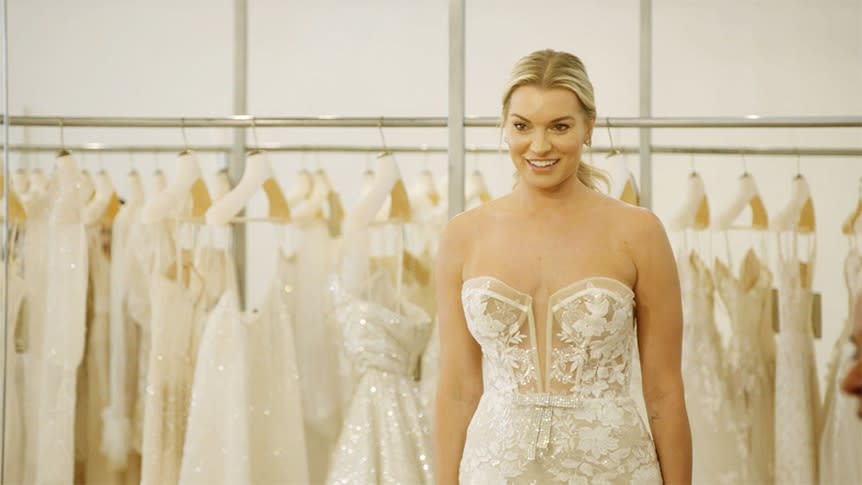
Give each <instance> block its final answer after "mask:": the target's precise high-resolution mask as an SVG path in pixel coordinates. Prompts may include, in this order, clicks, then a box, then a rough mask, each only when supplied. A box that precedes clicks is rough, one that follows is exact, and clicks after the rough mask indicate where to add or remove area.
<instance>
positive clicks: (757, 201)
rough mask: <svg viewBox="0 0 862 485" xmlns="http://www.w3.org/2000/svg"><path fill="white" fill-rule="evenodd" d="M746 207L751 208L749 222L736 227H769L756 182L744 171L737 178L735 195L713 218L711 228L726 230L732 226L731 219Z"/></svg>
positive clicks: (761, 228) (734, 218) (733, 219)
mask: <svg viewBox="0 0 862 485" xmlns="http://www.w3.org/2000/svg"><path fill="white" fill-rule="evenodd" d="M746 207H750V208H751V224H750V225H747V226H739V227H737V228H740V229H759V230H765V229H767V228H768V227H769V218H768V216H767V214H766V209H765V208H764V206H763V201H762V200H761V198H760V192H759V191H758V190H757V184H756V183H755V182H754V177H752V176H751V174H749V173H748V172H744V173H743V174H742V176H741V177H740V178H739V185H738V186H737V191H736V196H735V197H734V198H733V201H732V202H731V203H730V205H728V206H727V208H725V209H724V210H723V211H722V212H721V213H720V214H719V215H718V217H716V218H715V220H714V221H713V223H712V227H713V229H716V230H719V231H726V230H728V229H732V228H734V226H733V221H735V220H736V218H737V217H739V214H741V213H742V211H743V210H744V209H745V208H746Z"/></svg>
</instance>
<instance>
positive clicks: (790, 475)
mask: <svg viewBox="0 0 862 485" xmlns="http://www.w3.org/2000/svg"><path fill="white" fill-rule="evenodd" d="M793 236H795V235H793ZM809 261H810V259H809ZM799 263H800V262H799V260H798V259H796V258H795V257H792V256H788V257H780V258H779V261H778V302H779V332H778V335H777V339H776V340H777V341H776V347H777V353H776V362H775V433H776V434H775V483H793V484H799V485H803V484H816V483H817V438H818V437H817V426H818V423H819V416H820V391H819V389H818V385H817V364H816V361H815V358H814V332H813V330H812V328H811V305H812V301H813V293H812V291H811V280H810V273H809V275H808V278H806V279H803V278H804V276H803V275H800V268H799Z"/></svg>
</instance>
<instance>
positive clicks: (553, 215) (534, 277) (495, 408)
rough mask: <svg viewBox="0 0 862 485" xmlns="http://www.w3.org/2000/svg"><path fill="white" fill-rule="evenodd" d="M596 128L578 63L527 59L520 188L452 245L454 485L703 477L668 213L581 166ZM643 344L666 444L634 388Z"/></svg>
mask: <svg viewBox="0 0 862 485" xmlns="http://www.w3.org/2000/svg"><path fill="white" fill-rule="evenodd" d="M595 118H596V109H595V103H594V100H593V88H592V85H591V84H590V81H589V78H588V77H587V74H586V71H585V69H584V66H583V64H582V63H581V61H580V60H579V59H578V58H577V57H575V56H573V55H571V54H568V53H564V52H555V51H551V50H545V51H539V52H534V53H532V54H530V55H528V56H527V57H525V58H523V59H521V60H520V61H519V62H518V63H517V64H516V65H515V68H514V70H513V72H512V77H511V80H510V82H509V85H508V87H507V89H506V91H505V95H504V96H503V118H502V119H503V134H504V140H505V142H506V144H507V145H508V147H509V154H510V156H511V159H512V162H513V163H514V165H515V168H516V169H517V176H518V181H517V184H516V185H515V188H514V189H513V191H512V192H511V193H510V194H509V195H507V196H505V197H502V198H500V199H498V200H495V201H492V202H489V203H487V204H485V205H483V206H481V207H479V208H477V209H475V210H472V211H469V212H466V213H464V214H461V215H460V216H458V217H456V218H454V219H452V220H451V221H450V222H449V224H448V226H447V227H446V230H445V231H444V235H443V238H442V241H441V245H440V252H439V259H438V262H437V265H438V271H437V278H438V282H437V288H438V305H439V308H438V310H439V313H438V315H439V319H440V359H441V368H440V378H439V387H438V391H437V402H436V416H437V418H436V427H435V457H436V461H437V467H438V477H439V478H438V483H442V484H454V483H458V482H459V480H460V483H462V484H465V485H466V484H483V485H484V484H497V483H516V484H518V483H542V484H551V483H591V484H592V483H637V484H646V483H660V482H661V481H662V479H663V480H664V483H668V484H685V483H689V482H690V481H691V435H690V431H689V424H688V418H687V416H686V410H685V402H684V398H683V396H684V394H683V385H682V378H681V372H680V353H681V346H682V343H681V334H682V316H681V315H682V311H681V302H680V288H679V281H678V277H677V273H676V267H675V263H674V258H673V254H672V252H671V249H670V245H669V243H668V240H667V237H666V235H665V232H664V229H663V227H662V225H661V223H660V222H659V220H658V219H657V218H656V217H655V216H654V215H653V214H652V213H650V212H649V211H646V210H643V209H640V208H637V207H633V206H628V205H626V204H624V203H622V202H619V201H617V200H615V199H612V198H610V197H607V196H605V195H603V194H602V193H600V192H598V191H597V190H596V183H597V181H598V180H600V179H601V175H600V173H599V172H598V171H596V170H595V169H593V168H591V167H590V166H588V165H586V164H585V163H583V162H581V148H582V146H583V145H589V144H590V137H591V135H592V131H593V125H594V123H595ZM635 302H636V303H637V305H635ZM635 317H636V320H637V325H636V326H635V324H634V320H635ZM635 344H637V345H638V347H639V349H640V356H641V368H642V374H643V389H644V399H645V402H646V406H647V412H648V416H649V424H650V428H651V430H652V435H653V437H654V441H653V439H652V438H650V435H649V433H647V430H646V427H645V426H644V424H643V422H642V421H641V419H640V417H639V415H638V413H637V410H636V407H635V405H634V402H633V400H632V398H631V396H630V392H629V376H630V372H631V368H632V365H637V362H634V363H633V362H631V361H632V354H633V350H634V349H633V347H634V345H635ZM468 425H469V426H468Z"/></svg>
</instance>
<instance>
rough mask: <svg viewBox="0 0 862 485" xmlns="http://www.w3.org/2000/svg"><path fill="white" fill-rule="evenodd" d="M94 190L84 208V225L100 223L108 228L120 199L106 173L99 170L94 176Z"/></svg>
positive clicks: (117, 208) (118, 207)
mask: <svg viewBox="0 0 862 485" xmlns="http://www.w3.org/2000/svg"><path fill="white" fill-rule="evenodd" d="M94 189H95V190H94V192H93V197H92V198H91V199H90V201H89V202H87V205H86V206H85V207H84V212H83V216H84V224H95V223H97V222H101V223H102V224H103V225H106V226H110V225H111V224H113V222H114V217H116V215H117V212H119V210H120V199H119V198H118V197H117V192H116V190H114V183H113V182H112V181H111V177H110V175H108V173H107V172H106V171H104V170H100V171H99V172H98V173H97V174H96V178H95V181H94Z"/></svg>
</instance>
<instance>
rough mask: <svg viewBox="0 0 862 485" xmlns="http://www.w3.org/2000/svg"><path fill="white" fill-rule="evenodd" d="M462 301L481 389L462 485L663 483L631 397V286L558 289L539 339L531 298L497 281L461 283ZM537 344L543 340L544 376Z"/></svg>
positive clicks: (580, 284) (593, 280)
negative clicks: (477, 351)
mask: <svg viewBox="0 0 862 485" xmlns="http://www.w3.org/2000/svg"><path fill="white" fill-rule="evenodd" d="M461 299H462V302H463V305H464V315H465V317H466V320H467V327H468V329H469V330H470V333H471V334H472V335H473V337H474V338H475V339H476V341H477V342H478V343H479V345H480V346H481V347H482V376H483V381H484V384H485V385H484V393H483V394H482V397H481V398H480V400H479V404H478V407H477V408H476V412H475V414H474V415H473V419H472V420H471V421H470V424H469V426H468V428H467V438H466V442H465V444H464V453H463V457H462V459H461V467H460V481H461V483H462V484H464V485H472V484H489V483H510V484H532V483H542V484H556V483H566V484H569V483H584V484H587V483H637V484H656V483H661V481H662V478H661V470H660V469H659V463H658V459H657V457H656V452H655V446H654V444H653V440H652V438H651V436H650V434H649V433H648V431H647V429H646V426H645V424H644V422H643V420H642V419H641V417H640V414H639V413H638V410H637V408H636V405H635V401H634V399H633V398H632V396H631V391H630V377H631V368H632V366H635V365H638V364H637V363H636V362H633V361H632V356H633V351H632V347H633V346H635V345H636V342H637V332H636V328H635V324H634V317H633V314H634V305H635V300H634V293H633V292H632V290H631V289H630V288H629V287H628V286H626V285H624V284H623V283H621V282H619V281H617V280H614V279H611V278H605V277H590V278H585V279H583V280H579V281H576V282H574V283H572V284H571V285H569V286H566V287H565V288H562V289H560V290H558V291H556V292H555V293H554V294H552V295H551V296H550V298H549V300H548V320H547V327H545V328H546V332H547V333H546V334H544V335H538V334H537V331H536V323H535V321H534V317H533V307H532V298H531V297H530V296H529V295H527V294H525V293H522V292H520V291H518V290H515V289H514V288H512V287H510V286H509V285H507V284H506V283H504V282H502V281H500V280H498V279H496V278H493V277H490V276H479V277H475V278H470V279H468V280H466V281H464V284H463V288H462V292H461ZM539 338H542V339H547V342H548V347H547V349H548V353H547V359H546V361H545V363H546V369H544V371H543V370H542V369H540V367H539V356H538V351H537V339H539Z"/></svg>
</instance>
